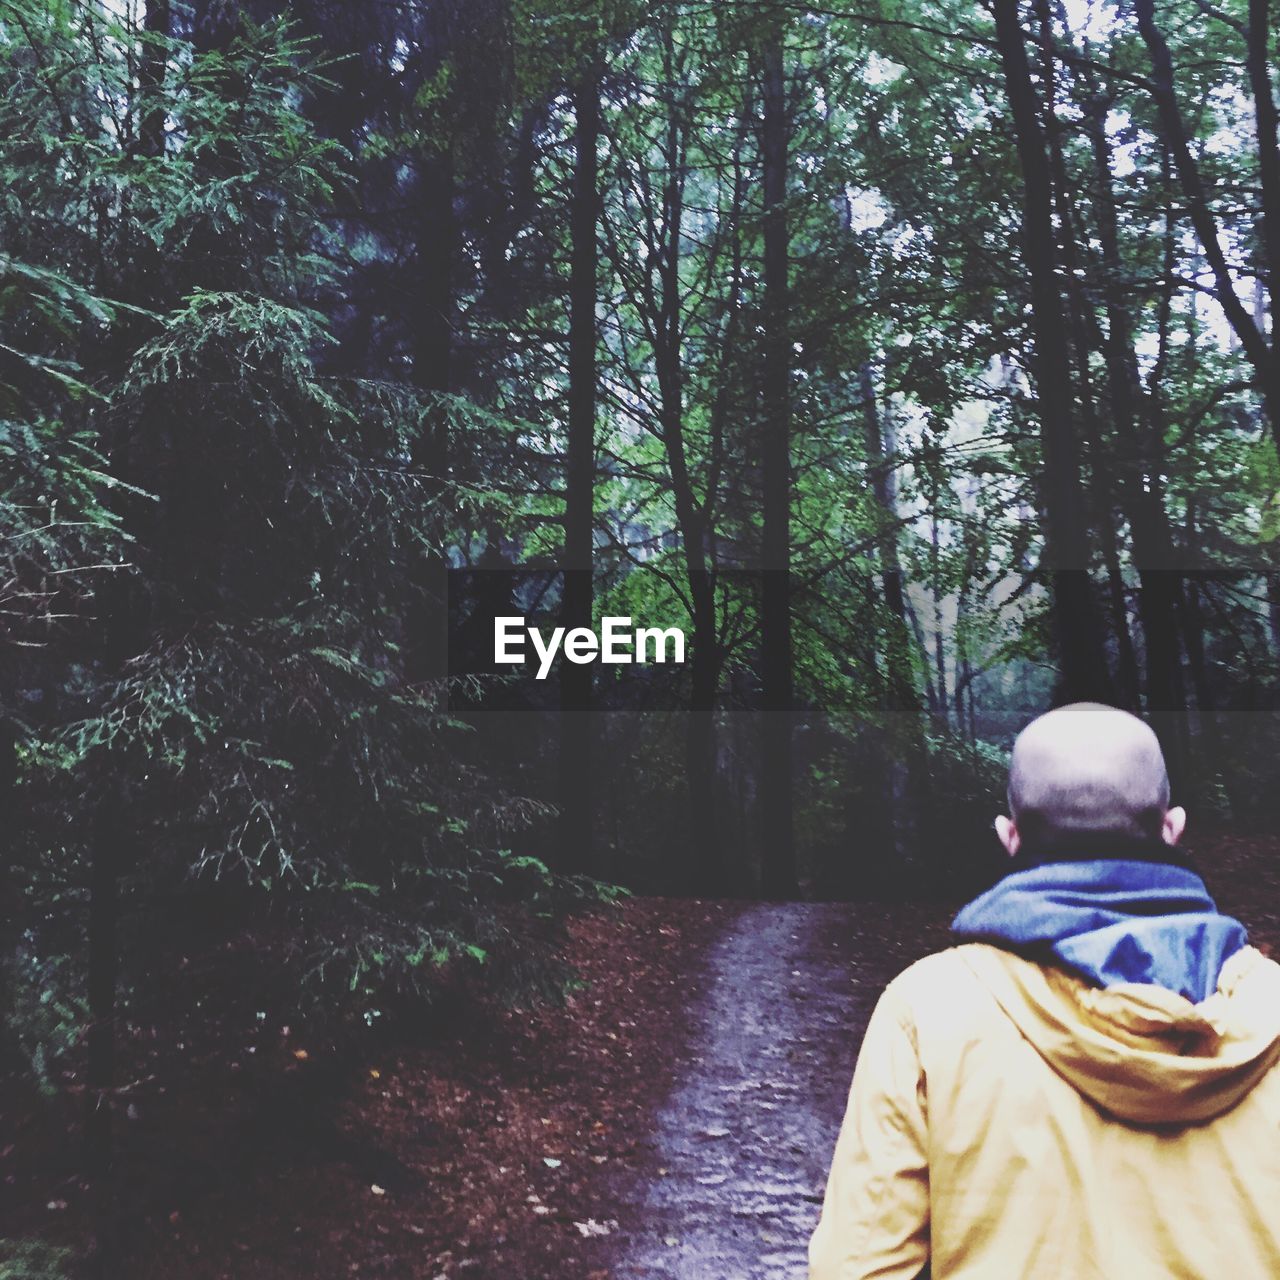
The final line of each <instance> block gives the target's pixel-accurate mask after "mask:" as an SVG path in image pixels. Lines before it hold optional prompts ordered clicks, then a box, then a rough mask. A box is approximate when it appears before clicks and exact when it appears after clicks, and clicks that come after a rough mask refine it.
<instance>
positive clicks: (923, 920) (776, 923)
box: [602, 903, 951, 1280]
mask: <svg viewBox="0 0 1280 1280" xmlns="http://www.w3.org/2000/svg"><path fill="white" fill-rule="evenodd" d="M950 915H951V911H950V909H949V908H947V907H942V906H916V905H908V906H895V907H894V908H892V909H889V908H886V907H884V906H882V905H877V904H866V905H859V906H851V905H847V904H825V903H818V904H815V903H789V904H784V905H777V904H769V903H761V904H757V905H755V906H752V907H750V908H748V909H747V910H746V911H745V912H743V913H742V914H741V915H740V916H738V917H737V918H736V919H735V920H734V922H733V923H732V924H731V925H730V926H729V928H728V929H727V930H726V932H725V933H724V934H723V935H722V936H721V938H720V939H719V940H718V941H717V942H716V943H715V944H714V945H713V946H712V947H711V949H710V951H709V952H708V955H707V961H706V965H705V970H704V972H703V974H702V975H701V976H700V980H699V989H700V995H699V996H698V1005H697V1012H698V1018H697V1020H696V1023H695V1034H694V1036H693V1038H692V1039H693V1046H694V1047H693V1049H692V1050H691V1052H690V1053H689V1054H688V1055H687V1057H686V1058H685V1060H684V1061H682V1063H681V1065H680V1068H679V1071H678V1073H677V1080H678V1082H679V1083H678V1084H677V1086H676V1088H675V1089H674V1091H673V1093H672V1095H671V1096H670V1098H669V1099H668V1100H667V1103H666V1105H665V1106H664V1108H663V1110H662V1112H661V1114H660V1116H659V1118H658V1122H657V1126H656V1130H655V1133H654V1137H653V1141H652V1143H651V1144H650V1145H649V1147H648V1149H647V1150H646V1151H645V1152H644V1153H643V1154H642V1156H641V1158H640V1159H639V1160H638V1161H637V1162H636V1163H635V1164H634V1165H633V1167H632V1168H631V1170H630V1171H629V1174H628V1176H627V1177H626V1178H625V1179H623V1180H622V1183H621V1185H620V1186H619V1203H620V1205H622V1206H624V1207H623V1208H622V1209H621V1211H620V1219H619V1229H618V1232H617V1234H616V1235H615V1236H614V1238H613V1239H612V1240H611V1241H610V1243H609V1245H608V1246H605V1248H606V1251H607V1252H608V1254H609V1257H608V1270H607V1272H605V1274H608V1275H610V1276H611V1277H613V1278H614V1280H641V1278H644V1280H655V1278H657V1277H662V1278H663V1280H800V1278H802V1277H803V1276H804V1274H805V1247H806V1245H807V1242H808V1237H809V1234H810V1232H811V1231H812V1230H813V1226H814V1223H815V1222H816V1220H817V1213H818V1207H819V1205H820V1203H821V1198H822V1190H823V1187H824V1185H825V1181H826V1174H827V1165H828V1162H829V1160H830V1157H831V1149H832V1145H833V1143H834V1141H835V1135H836V1131H837V1128H838V1126H839V1123H840V1118H841V1115H842V1114H843V1110H844V1104H845V1098H846V1095H847V1092H848V1087H849V1079H850V1075H851V1073H852V1070H853V1063H854V1060H855V1057H856V1054H857V1046H858V1044H859V1042H860V1040H861V1037H862V1033H863V1030H864V1028H865V1026H866V1021H867V1018H868V1017H869V1015H870V1013H871V1009H872V1007H873V1005H874V1003H875V1000H876V998H877V996H878V995H879V993H880V991H881V990H882V989H883V986H884V984H885V983H886V982H887V981H888V979H889V978H891V977H892V976H893V974H895V973H896V972H898V971H899V970H900V969H901V968H903V967H904V966H905V965H907V964H909V963H910V962H911V961H912V960H913V959H915V958H916V957H917V956H920V955H923V954H925V953H926V952H927V951H930V950H933V949H934V948H935V947H937V946H938V945H945V928H946V924H947V922H948V921H949V919H950ZM602 1243H603V1242H602Z"/></svg>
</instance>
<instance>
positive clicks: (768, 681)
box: [760, 25, 797, 898]
mask: <svg viewBox="0 0 1280 1280" xmlns="http://www.w3.org/2000/svg"><path fill="white" fill-rule="evenodd" d="M763 73H764V93H763V104H764V118H763V124H762V129H761V143H762V145H761V153H762V154H761V159H762V162H763V169H764V371H763V384H764V385H763V407H764V423H763V428H764V444H763V456H762V459H761V460H762V462H763V469H764V529H763V545H764V575H763V583H762V591H761V601H760V637H761V672H760V674H761V688H762V693H763V704H764V720H763V735H764V744H763V745H764V758H763V762H762V763H763V768H762V772H761V779H760V795H761V818H762V827H763V831H762V838H763V862H762V866H761V879H762V884H761V888H762V890H763V893H764V895H765V897H767V898H789V897H794V896H795V894H796V889H797V885H796V865H795V847H794V838H793V831H792V777H791V774H792V758H791V755H792V712H793V708H792V700H793V688H792V669H791V665H792V655H791V353H790V342H789V339H788V334H787V327H788V326H787V305H788V298H787V293H788V270H787V256H788V252H789V247H788V231H787V212H786V194H787V103H786V78H785V74H784V66H783V32H782V29H781V26H780V25H775V26H773V27H772V29H771V30H770V32H769V34H768V37H767V39H766V42H765V46H764V49H763Z"/></svg>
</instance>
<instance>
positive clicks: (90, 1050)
mask: <svg viewBox="0 0 1280 1280" xmlns="http://www.w3.org/2000/svg"><path fill="white" fill-rule="evenodd" d="M115 788H116V784H115V783H114V781H112V780H108V781H107V783H106V789H105V791H104V794H103V795H102V797H101V798H100V799H99V800H98V805H97V810H96V812H95V815H94V822H93V829H92V841H93V845H92V851H91V863H90V871H89V963H88V983H87V985H88V996H89V1033H88V1045H87V1054H86V1061H85V1119H84V1138H85V1167H86V1169H87V1170H88V1173H89V1178H90V1180H91V1183H92V1196H93V1213H94V1219H95V1222H94V1234H95V1237H96V1238H95V1241H94V1250H93V1267H94V1273H95V1276H96V1277H98V1280H111V1278H112V1277H114V1276H115V1275H116V1274H117V1271H116V1268H117V1265H118V1261H119V1259H118V1247H117V1245H118V1242H117V1239H116V1206H115V1186H114V1174H113V1168H112V1165H113V1133H112V1106H113V1104H112V1095H113V1092H114V1090H115V1073H116V979H117V973H118V971H119V967H120V952H119V947H120V944H119V937H118V926H119V893H120V887H119V886H120V861H121V821H122V818H123V814H122V810H121V806H120V804H119V801H118V798H117V793H116V789H115Z"/></svg>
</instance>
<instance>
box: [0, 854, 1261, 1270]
mask: <svg viewBox="0 0 1280 1280" xmlns="http://www.w3.org/2000/svg"><path fill="white" fill-rule="evenodd" d="M1193 849H1194V851H1195V852H1196V853H1197V854H1198V855H1199V856H1198V862H1199V865H1200V866H1201V867H1202V869H1203V870H1204V872H1205V875H1206V878H1207V880H1208V882H1209V885H1210V888H1211V889H1212V890H1213V891H1214V892H1215V894H1216V896H1217V897H1218V899H1219V903H1220V905H1221V907H1222V908H1223V909H1224V910H1227V911H1230V912H1233V913H1235V914H1239V915H1241V916H1242V918H1244V919H1245V920H1246V922H1247V923H1248V924H1249V925H1250V926H1251V931H1252V935H1253V939H1254V940H1255V941H1256V942H1259V943H1261V944H1262V945H1264V946H1268V947H1270V948H1273V949H1276V950H1277V951H1280V839H1277V838H1276V837H1273V836H1265V837H1260V836H1243V835H1231V834H1222V833H1219V834H1216V835H1213V836H1211V837H1202V838H1201V839H1200V840H1199V841H1196V842H1195V843H1194V845H1193ZM955 905H956V904H955V903H892V904H889V903H862V904H798V903H797V904H781V905H777V904H764V903H724V902H695V901H684V900H676V899H661V898H648V899H632V900H629V901H626V902H624V903H623V904H622V905H621V906H619V907H617V908H609V909H602V910H598V911H595V912H592V913H591V914H589V915H586V916H584V917H582V918H580V919H579V920H577V921H575V922H574V923H573V924H572V926H571V939H570V946H569V955H568V959H569V960H570V961H571V963H572V964H573V965H574V966H575V967H576V969H577V970H578V972H579V974H580V975H581V978H582V980H583V985H582V986H581V987H580V988H578V989H577V990H576V991H575V992H574V993H573V994H572V995H571V996H570V997H569V999H568V1001H567V1002H566V1003H565V1004H564V1006H563V1007H559V1008H554V1007H545V1008H541V1009H538V1010H535V1011H532V1012H529V1011H525V1012H520V1011H517V1010H510V1009H501V1008H493V1009H488V1010H484V1011H483V1013H482V1015H477V1016H476V1017H474V1018H472V1019H470V1020H469V1021H468V1023H467V1024H466V1025H465V1026H463V1027H459V1028H457V1029H455V1030H454V1031H453V1032H450V1033H449V1034H445V1035H441V1036H439V1037H437V1038H436V1039H435V1040H433V1041H432V1042H431V1043H430V1044H426V1045H416V1046H412V1045H401V1046H400V1047H398V1048H395V1049H392V1048H390V1047H389V1046H385V1045H384V1046H383V1048H382V1050H380V1051H378V1052H376V1053H370V1054H368V1055H366V1056H365V1057H363V1058H361V1059H360V1060H359V1061H358V1062H354V1063H353V1062H351V1061H350V1060H349V1059H348V1060H346V1061H344V1062H343V1063H342V1064H340V1069H338V1068H337V1067H334V1068H333V1069H327V1068H326V1052H325V1050H324V1047H323V1046H322V1045H321V1044H320V1043H318V1042H310V1041H308V1040H307V1038H306V1033H305V1030H304V1029H302V1028H299V1027H293V1028H284V1027H280V1028H274V1029H272V1031H271V1033H270V1035H268V1036H266V1037H264V1035H263V1034H262V1031H261V1028H258V1029H256V1030H254V1031H253V1033H252V1037H251V1036H250V1029H249V1028H247V1027H246V1028H243V1029H242V1030H243V1032H244V1034H239V1033H238V1032H237V1030H236V1029H235V1028H233V1027H229V1026H226V1025H223V1026H220V1027H219V1028H218V1029H217V1030H218V1034H217V1036H216V1038H215V1039H214V1040H213V1041H212V1042H209V1041H206V1042H197V1040H196V1038H195V1036H194V1034H193V1032H192V1031H191V1030H187V1031H183V1032H177V1031H173V1030H172V1029H171V1028H166V1030H165V1032H164V1033H162V1032H161V1030H160V1028H159V1027H156V1028H149V1029H148V1028H142V1029H140V1030H141V1031H142V1033H143V1034H141V1035H140V1036H139V1037H137V1043H139V1044H145V1045H147V1046H148V1048H147V1055H148V1056H147V1057H146V1059H145V1061H139V1062H133V1063H130V1064H128V1065H129V1066H130V1067H131V1068H133V1070H132V1071H131V1076H132V1077H133V1082H132V1083H131V1089H130V1093H129V1099H130V1100H129V1103H128V1108H127V1110H126V1112H125V1115H124V1116H122V1119H121V1137H120V1153H119V1154H120V1164H121V1171H122V1182H125V1183H127V1184H128V1187H129V1194H128V1195H127V1196H126V1197H124V1198H125V1200H126V1202H127V1213H126V1214H125V1220H124V1223H123V1228H122V1229H123V1233H124V1234H123V1239H122V1246H123V1248H124V1249H125V1251H126V1254H127V1262H126V1263H125V1264H124V1265H123V1266H122V1267H121V1268H120V1270H119V1274H120V1275H121V1276H126V1275H127V1276H128V1277H129V1280H223V1278H225V1280H302V1277H306V1278H307V1280H338V1278H339V1277H351V1276H370V1277H372V1276H386V1277H393V1278H396V1280H455V1278H457V1280H641V1278H647V1280H660V1278H661V1280H799V1278H800V1277H802V1276H803V1274H804V1269H803V1268H804V1248H805V1244H806V1242H807V1239H808V1235H809V1233H810V1232H811V1230H812V1228H813V1225H814V1223H815V1221H816V1218H817V1213H818V1206H819V1202H820V1198H821V1194H822V1187H823V1182H824V1179H825V1176H826V1169H827V1163H828V1161H829V1159H830V1155H831V1147H832V1144H833V1142H834V1138H835V1133H836V1129H837V1126H838V1124H839V1120H840V1116H841V1112H842V1110H843V1106H844V1100H845V1096H846V1093H847V1090H848V1086H849V1079H850V1075H851V1073H852V1069H853V1063H854V1060H855V1057H856V1052H857V1045H858V1043H859V1040H860V1038H861V1035H862V1031H863V1028H864V1026H865V1023H866V1019H867V1017H868V1016H869V1014H870V1011H871V1008H872V1006H873V1004H874V1002H875V999H876V997H877V996H878V994H879V992H880V990H881V989H882V988H883V986H884V984H885V983H886V982H887V981H888V980H889V979H890V978H891V977H892V976H893V975H894V974H895V973H897V972H898V971H900V970H901V969H902V968H903V967H905V966H906V965H907V964H909V963H911V961H912V960H914V959H915V958H917V957H918V956H920V955H923V954H925V953H926V952H928V951H930V950H933V949H935V948H937V947H938V946H941V945H945V941H946V932H945V931H946V926H947V923H948V921H949V919H950V916H951V913H952V911H953V909H954V907H955ZM175 1025H180V1024H175ZM178 1034H182V1035H184V1036H186V1039H185V1040H180V1041H177V1042H176V1043H175V1044H173V1045H169V1046H168V1047H167V1049H166V1048H165V1046H164V1041H165V1038H166V1035H167V1036H168V1037H169V1038H170V1039H172V1038H173V1037H174V1036H176V1035H178ZM157 1045H159V1047H157ZM245 1055H254V1056H253V1057H246V1056H245ZM264 1058H266V1059H269V1061H267V1062H265V1063H264V1062H263V1059H264ZM250 1063H252V1064H253V1067H252V1070H253V1074H254V1078H255V1079H257V1080H259V1081H261V1080H262V1079H264V1078H266V1079H274V1080H275V1081H276V1085H277V1086H278V1087H275V1088H274V1089H272V1090H271V1091H269V1092H267V1093H266V1094H265V1095H264V1094H261V1093H255V1092H254V1091H253V1090H250V1089H247V1088H246V1085H245V1081H246V1079H247V1077H248V1076H249V1071H248V1069H247V1068H248V1066H249V1064H250ZM330 1066H333V1064H330ZM138 1068H145V1069H144V1070H138ZM264 1072H265V1075H264ZM317 1081H319V1082H321V1084H320V1085H319V1086H317V1084H316V1082H317ZM12 1098H13V1095H12V1092H11V1091H6V1090H5V1089H3V1088H0V1108H4V1109H6V1110H7V1111H8V1114H0V1122H2V1123H3V1129H0V1192H2V1193H3V1199H2V1200H0V1212H2V1213H3V1217H2V1218H0V1236H4V1237H9V1238H10V1239H12V1238H14V1237H28V1238H32V1237H35V1238H43V1239H45V1240H53V1241H63V1242H66V1243H67V1244H69V1245H71V1246H73V1247H74V1246H77V1245H80V1244H82V1243H83V1241H84V1240H85V1239H86V1238H87V1234H88V1230H89V1222H90V1220H91V1214H92V1205H91V1199H90V1196H89V1194H88V1190H87V1188H86V1187H85V1186H84V1184H83V1183H81V1182H80V1181H79V1180H78V1179H77V1177H76V1175H75V1173H74V1172H73V1169H74V1138H75V1125H74V1112H73V1111H71V1110H69V1111H67V1112H66V1113H59V1112H58V1111H57V1110H56V1109H53V1110H45V1111H43V1112H41V1111H37V1110H35V1109H29V1110H28V1111H26V1112H24V1113H22V1114H15V1113H13V1112H12V1110H9V1109H8V1104H9V1103H10V1102H11V1101H12ZM264 1099H265V1101H264ZM60 1115H61V1119H60V1118H59V1117H60ZM63 1121H65V1126H64V1125H63ZM4 1261H5V1257H4V1253H3V1251H2V1250H0V1274H7V1273H6V1272H5V1270H4ZM13 1274H15V1275H23V1274H26V1273H24V1272H22V1271H15V1272H14V1273H13ZM32 1274H36V1273H35V1272H32Z"/></svg>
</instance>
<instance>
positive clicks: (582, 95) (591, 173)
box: [559, 69, 600, 872]
mask: <svg viewBox="0 0 1280 1280" xmlns="http://www.w3.org/2000/svg"><path fill="white" fill-rule="evenodd" d="M573 100H574V109H575V114H576V116H577V137H576V142H575V161H574V171H573V196H572V201H571V205H570V232H569V234H570V242H571V254H572V258H571V263H570V274H569V441H568V451H567V455H568V456H567V466H566V469H565V505H564V602H563V608H562V613H561V621H562V623H563V625H564V627H565V628H566V632H567V631H568V630H569V629H572V628H574V627H588V628H589V627H590V626H591V622H592V603H591V602H592V580H591V579H592V545H593V524H592V515H593V511H594V503H595V466H596V452H595V429H596V277H597V274H598V273H597V265H598V262H597V258H598V251H597V245H596V221H597V206H598V201H599V194H598V190H597V187H598V181H599V178H598V172H597V170H598V160H597V143H598V140H599V136H600V82H599V72H598V71H597V70H594V69H593V70H592V71H591V72H590V73H589V74H588V75H587V76H586V77H584V79H583V80H582V82H581V83H580V84H579V85H578V86H577V87H576V89H575V90H574V97H573ZM592 673H593V667H592V665H591V664H590V663H581V664H580V663H574V662H561V664H560V710H561V718H560V725H561V729H560V761H559V764H560V823H561V828H560V836H561V859H562V866H563V868H564V870H566V871H577V872H585V871H589V870H591V868H592V866H593V862H594V859H593V851H592V815H593V812H594V804H595V798H594V789H593V786H592V777H593V773H592V757H593V754H594V753H593V750H592V716H591V701H592Z"/></svg>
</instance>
